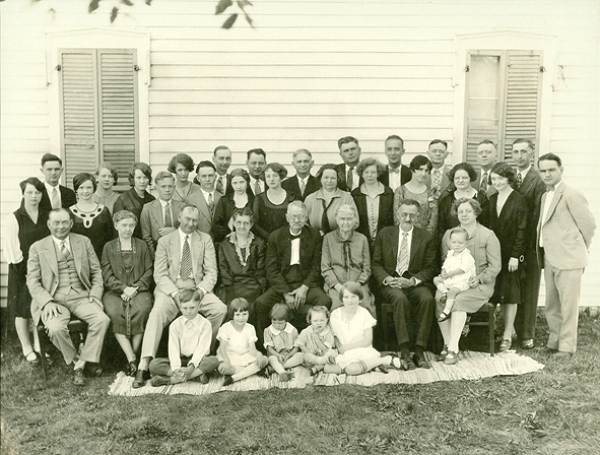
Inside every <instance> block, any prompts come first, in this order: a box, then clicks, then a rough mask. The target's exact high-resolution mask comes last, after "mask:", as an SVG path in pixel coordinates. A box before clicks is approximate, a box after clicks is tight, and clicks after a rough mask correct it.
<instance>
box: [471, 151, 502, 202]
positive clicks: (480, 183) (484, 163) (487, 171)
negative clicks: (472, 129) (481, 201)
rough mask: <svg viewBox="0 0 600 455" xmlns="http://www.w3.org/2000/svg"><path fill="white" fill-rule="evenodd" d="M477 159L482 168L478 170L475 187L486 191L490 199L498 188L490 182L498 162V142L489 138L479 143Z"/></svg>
mask: <svg viewBox="0 0 600 455" xmlns="http://www.w3.org/2000/svg"><path fill="white" fill-rule="evenodd" d="M477 161H478V162H479V166H480V169H479V171H477V181H476V185H477V186H476V187H475V189H476V190H477V191H480V192H482V193H484V194H485V195H486V196H487V198H488V199H489V198H490V196H491V195H492V194H494V193H495V192H496V189H495V188H494V187H493V186H492V185H491V183H490V175H491V172H492V168H493V167H494V164H496V163H497V162H498V151H497V150H496V144H494V143H493V142H492V141H490V140H489V139H484V140H483V141H481V142H480V143H479V144H478V145H477Z"/></svg>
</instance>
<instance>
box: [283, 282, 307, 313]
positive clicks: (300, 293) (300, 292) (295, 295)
mask: <svg viewBox="0 0 600 455" xmlns="http://www.w3.org/2000/svg"><path fill="white" fill-rule="evenodd" d="M307 293H308V286H307V285H305V284H302V285H300V286H299V287H297V288H296V289H294V290H293V291H290V292H287V293H285V294H283V298H284V300H285V303H286V305H287V306H289V307H290V308H292V309H294V310H297V309H298V308H299V307H300V306H302V305H304V302H306V294H307Z"/></svg>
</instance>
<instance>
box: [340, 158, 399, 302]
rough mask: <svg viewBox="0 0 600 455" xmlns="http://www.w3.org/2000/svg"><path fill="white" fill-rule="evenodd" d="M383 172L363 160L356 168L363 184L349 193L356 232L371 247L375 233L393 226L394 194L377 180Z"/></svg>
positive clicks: (371, 161)
mask: <svg viewBox="0 0 600 455" xmlns="http://www.w3.org/2000/svg"><path fill="white" fill-rule="evenodd" d="M384 171H385V167H384V166H383V164H381V163H380V162H379V161H377V160H376V159H374V158H365V159H364V160H362V161H361V162H360V163H358V166H356V172H357V173H358V175H359V177H360V178H361V179H362V180H363V183H362V184H361V185H360V186H358V187H357V188H355V189H354V190H353V191H352V193H350V194H351V195H352V198H353V199H354V203H355V204H356V208H357V210H358V220H359V224H358V229H357V231H358V232H360V233H361V234H363V235H365V236H366V237H367V238H368V239H369V245H370V246H371V247H373V245H374V243H375V237H376V236H377V233H378V232H379V231H380V230H381V229H383V228H384V227H386V226H392V225H393V224H394V192H393V191H392V190H391V189H390V188H389V187H387V186H385V185H384V184H383V183H381V182H380V181H379V180H378V179H379V176H380V175H381V174H382V173H383V172H384ZM349 281H355V280H349ZM332 310H333V308H332Z"/></svg>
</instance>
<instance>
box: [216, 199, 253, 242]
mask: <svg viewBox="0 0 600 455" xmlns="http://www.w3.org/2000/svg"><path fill="white" fill-rule="evenodd" d="M253 202H254V194H252V195H251V196H250V195H249V196H248V203H247V204H246V205H245V206H244V207H250V208H252V203H253ZM235 209H236V206H235V202H234V201H233V193H227V194H226V195H225V196H222V197H221V198H220V199H219V200H218V201H217V205H216V207H215V214H214V215H213V221H212V228H211V232H210V233H211V235H212V238H213V242H215V243H218V242H222V241H223V240H225V237H226V236H227V234H229V233H230V232H231V230H230V229H229V219H230V218H231V215H233V211H234V210H235ZM238 209H241V208H240V207H238Z"/></svg>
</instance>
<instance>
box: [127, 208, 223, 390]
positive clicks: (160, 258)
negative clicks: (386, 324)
mask: <svg viewBox="0 0 600 455" xmlns="http://www.w3.org/2000/svg"><path fill="white" fill-rule="evenodd" d="M199 217H200V213H199V212H198V208H197V207H195V206H193V205H186V206H185V207H184V208H183V209H182V210H181V212H180V214H179V229H177V230H176V231H174V232H171V233H170V234H167V235H166V236H164V237H161V238H160V239H159V240H158V246H157V248H156V258H155V261H154V282H155V283H156V289H155V290H154V306H153V307H152V311H151V312H150V315H149V316H148V322H147V323H146V329H145V331H144V340H143V342H142V352H141V355H140V363H139V366H138V371H137V374H136V377H135V380H134V382H133V387H134V388H137V387H141V386H143V385H144V383H145V381H146V380H147V379H150V373H149V371H148V367H149V363H150V360H151V359H152V358H154V357H155V356H156V351H157V349H158V345H159V343H160V338H161V336H162V333H163V330H164V328H165V327H166V326H167V325H168V324H169V323H170V322H171V321H172V320H173V319H175V317H176V316H177V314H178V313H179V292H180V291H181V290H182V289H194V290H196V291H198V292H199V293H200V296H201V302H200V313H201V314H202V315H203V316H204V317H205V318H207V319H208V320H209V321H210V323H211V326H212V331H213V337H212V339H213V342H214V339H215V337H216V334H217V330H218V329H219V327H220V326H221V323H222V322H223V319H224V318H225V313H226V312H227V307H226V306H225V304H224V303H223V302H221V300H219V299H218V298H217V297H216V296H215V295H214V294H213V293H212V290H213V288H214V286H215V283H216V282H217V260H216V256H215V247H214V245H213V243H212V240H211V238H210V236H209V235H208V234H205V233H204V232H200V231H198V222H199Z"/></svg>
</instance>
